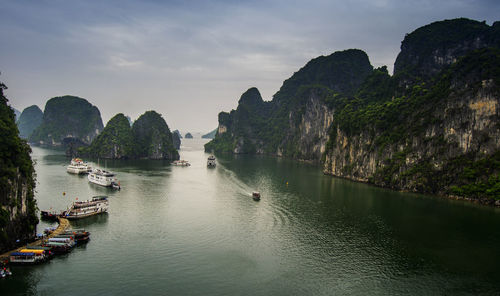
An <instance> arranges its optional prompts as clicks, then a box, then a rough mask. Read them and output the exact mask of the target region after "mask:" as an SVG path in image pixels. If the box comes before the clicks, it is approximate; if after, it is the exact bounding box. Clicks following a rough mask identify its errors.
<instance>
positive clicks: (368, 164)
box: [205, 18, 500, 206]
mask: <svg viewBox="0 0 500 296" xmlns="http://www.w3.org/2000/svg"><path fill="white" fill-rule="evenodd" d="M499 94H500V22H495V23H493V25H492V26H489V25H487V24H486V23H485V22H479V21H475V20H469V19H465V18H460V19H453V20H445V21H438V22H434V23H431V24H429V25H426V26H423V27H421V28H418V29H416V30H415V31H414V32H411V33H409V34H407V35H406V36H405V37H404V40H403V41H402V43H401V52H400V53H399V55H398V56H397V59H396V61H395V64H394V75H392V76H391V75H389V73H388V71H387V67H385V66H383V67H379V68H375V69H374V68H373V66H372V65H371V64H370V61H369V58H368V55H367V54H366V53H365V52H363V51H362V50H359V49H348V50H344V51H338V52H334V53H332V54H331V55H328V56H320V57H317V58H315V59H312V60H311V61H309V62H308V63H307V64H306V65H305V66H304V67H303V68H301V69H300V70H299V71H297V72H296V73H294V74H293V75H292V76H291V77H290V78H289V79H287V80H285V81H284V82H283V85H282V86H281V88H280V89H279V91H278V92H277V93H276V94H275V95H274V96H273V100H272V101H269V102H265V101H263V100H262V97H261V95H260V92H259V91H258V89H257V88H250V89H248V90H247V91H246V92H245V93H243V95H242V96H241V97H240V100H239V102H238V107H237V108H236V110H232V111H231V112H221V113H219V116H218V120H219V126H218V129H217V133H216V136H215V138H214V139H213V140H212V141H210V142H209V143H207V144H206V145H205V150H206V151H207V152H216V153H236V154H238V153H249V154H268V155H275V156H283V157H290V158H295V159H301V160H306V161H312V162H319V163H321V164H322V166H323V172H324V173H325V174H329V175H333V176H338V177H342V178H347V179H350V180H355V181H360V182H367V183H370V184H374V185H377V186H381V187H386V188H391V189H394V190H404V191H410V192H421V193H429V194H437V195H442V196H448V197H453V198H465V199H470V200H475V201H478V202H481V203H483V204H495V205H497V206H500V166H498V165H494V164H496V163H500V129H498V126H499V125H500V118H499V115H498V108H499V106H500V95H499Z"/></svg>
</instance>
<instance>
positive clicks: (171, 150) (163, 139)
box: [132, 111, 179, 160]
mask: <svg viewBox="0 0 500 296" xmlns="http://www.w3.org/2000/svg"><path fill="white" fill-rule="evenodd" d="M132 134H133V137H134V157H135V158H148V159H170V160H176V159H179V153H178V152H177V150H176V149H175V147H174V145H173V142H172V133H171V132H170V129H169V128H168V125H167V123H166V122H165V120H164V119H163V118H162V117H161V115H160V114H158V113H156V112H155V111H147V112H146V113H144V114H143V115H141V116H140V117H139V118H138V119H137V120H136V121H135V122H134V125H133V126H132Z"/></svg>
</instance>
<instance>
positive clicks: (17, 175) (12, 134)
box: [0, 82, 38, 252]
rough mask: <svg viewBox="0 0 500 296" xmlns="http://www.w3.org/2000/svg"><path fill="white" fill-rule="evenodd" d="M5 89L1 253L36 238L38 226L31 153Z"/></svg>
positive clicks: (0, 113) (1, 101) (1, 102)
mask: <svg viewBox="0 0 500 296" xmlns="http://www.w3.org/2000/svg"><path fill="white" fill-rule="evenodd" d="M4 89H6V87H5V85H4V84H3V83H1V82H0V138H1V139H2V140H1V141H0V252H1V251H5V250H7V249H9V248H11V247H13V246H14V245H15V241H16V240H17V239H20V240H22V241H23V240H26V239H28V238H31V237H33V235H34V234H35V232H36V225H37V223H38V217H37V214H36V211H37V207H36V200H35V198H34V189H35V170H34V168H33V162H32V160H31V157H30V152H31V149H30V147H29V146H28V144H27V143H26V141H24V140H22V139H21V138H20V137H19V132H18V129H17V126H16V123H15V115H14V111H13V110H12V109H11V108H10V107H9V106H8V105H7V102H8V100H7V98H6V97H5V96H4V93H3V91H4ZM23 208H24V209H25V210H23Z"/></svg>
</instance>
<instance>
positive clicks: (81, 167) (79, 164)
mask: <svg viewBox="0 0 500 296" xmlns="http://www.w3.org/2000/svg"><path fill="white" fill-rule="evenodd" d="M66 171H67V172H68V173H70V174H77V175H79V174H88V173H89V172H91V171H92V167H91V166H90V165H89V164H87V163H86V162H84V161H83V160H82V159H80V158H73V159H71V162H70V164H69V165H68V167H67V168H66Z"/></svg>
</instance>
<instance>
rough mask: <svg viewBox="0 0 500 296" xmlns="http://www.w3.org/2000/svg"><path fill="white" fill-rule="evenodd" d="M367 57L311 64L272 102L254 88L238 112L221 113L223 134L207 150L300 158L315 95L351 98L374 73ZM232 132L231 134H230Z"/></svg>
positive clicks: (358, 54)
mask: <svg viewBox="0 0 500 296" xmlns="http://www.w3.org/2000/svg"><path fill="white" fill-rule="evenodd" d="M372 69H373V68H372V66H371V64H370V61H369V60H368V56H367V55H366V53H365V52H363V51H361V50H359V49H349V50H344V51H339V52H335V53H333V54H331V55H329V56H321V57H318V58H315V59H313V60H311V61H309V62H308V63H307V64H306V65H305V66H304V67H303V68H302V69H300V70H299V71H298V72H296V73H294V74H293V75H292V77H290V78H289V79H287V80H285V81H284V82H283V85H282V86H281V88H280V90H279V91H278V92H277V93H276V94H275V95H274V97H273V100H272V101H270V102H264V101H263V100H262V97H261V95H260V93H259V91H258V90H257V88H250V89H249V90H247V91H246V92H245V93H244V94H243V95H242V96H241V98H240V100H239V102H238V107H237V109H236V110H232V111H231V112H230V113H226V112H221V113H220V114H219V126H222V127H223V129H225V130H226V131H225V132H224V133H220V132H219V133H218V134H217V135H216V137H215V139H214V140H212V141H211V142H209V143H207V144H206V145H205V150H206V151H215V152H233V153H268V154H280V155H285V156H291V157H296V156H297V155H298V154H299V153H298V151H297V149H296V148H295V147H296V146H295V145H294V144H293V142H297V141H298V139H297V138H296V136H297V133H296V131H292V130H291V128H290V125H293V126H294V127H296V126H297V125H298V124H299V123H300V116H301V115H303V114H304V112H305V105H306V104H308V102H309V98H310V95H311V94H312V95H314V96H321V97H322V98H320V99H321V100H323V99H325V93H327V92H328V93H330V92H331V93H342V94H344V95H350V94H352V93H354V92H355V91H356V90H357V89H358V88H359V87H360V86H361V84H362V83H363V81H364V80H365V78H366V77H367V76H368V75H370V73H371V72H372ZM226 133H227V134H226Z"/></svg>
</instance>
